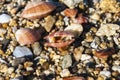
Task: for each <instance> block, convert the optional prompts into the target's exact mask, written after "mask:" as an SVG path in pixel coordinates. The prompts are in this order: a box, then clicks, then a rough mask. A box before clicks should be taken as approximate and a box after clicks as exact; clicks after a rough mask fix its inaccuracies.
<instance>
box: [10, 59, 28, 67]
mask: <svg viewBox="0 0 120 80" xmlns="http://www.w3.org/2000/svg"><path fill="white" fill-rule="evenodd" d="M25 60H26V59H25V58H22V57H21V58H16V59H14V60H13V62H12V66H14V67H16V66H18V65H19V64H21V63H23V62H25Z"/></svg>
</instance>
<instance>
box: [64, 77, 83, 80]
mask: <svg viewBox="0 0 120 80" xmlns="http://www.w3.org/2000/svg"><path fill="white" fill-rule="evenodd" d="M63 80H85V78H84V77H79V76H73V77H65V78H63Z"/></svg>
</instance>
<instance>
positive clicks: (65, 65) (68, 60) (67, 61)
mask: <svg viewBox="0 0 120 80" xmlns="http://www.w3.org/2000/svg"><path fill="white" fill-rule="evenodd" d="M71 65H72V58H71V56H70V55H65V56H64V57H63V61H62V68H63V69H65V68H68V67H70V66H71Z"/></svg>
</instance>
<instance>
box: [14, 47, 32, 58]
mask: <svg viewBox="0 0 120 80" xmlns="http://www.w3.org/2000/svg"><path fill="white" fill-rule="evenodd" d="M13 55H14V56H15V57H16V58H20V57H33V53H32V52H31V50H30V49H29V48H27V47H24V46H17V47H16V48H15V50H14V51H13Z"/></svg>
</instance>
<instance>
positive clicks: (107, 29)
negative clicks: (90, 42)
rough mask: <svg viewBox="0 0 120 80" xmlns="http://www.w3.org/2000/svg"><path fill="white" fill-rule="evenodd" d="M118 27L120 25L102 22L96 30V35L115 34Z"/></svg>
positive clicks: (119, 27)
mask: <svg viewBox="0 0 120 80" xmlns="http://www.w3.org/2000/svg"><path fill="white" fill-rule="evenodd" d="M119 29H120V26H119V25H117V24H109V23H108V24H102V25H101V26H100V28H99V29H98V31H97V32H96V35H97V36H113V35H115V34H116V31H117V30H119Z"/></svg>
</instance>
